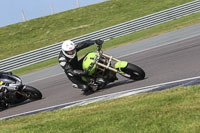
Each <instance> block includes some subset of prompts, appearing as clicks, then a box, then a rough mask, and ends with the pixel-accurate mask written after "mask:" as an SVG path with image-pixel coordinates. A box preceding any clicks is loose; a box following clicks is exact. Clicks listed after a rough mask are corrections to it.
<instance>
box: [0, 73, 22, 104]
mask: <svg viewBox="0 0 200 133" xmlns="http://www.w3.org/2000/svg"><path fill="white" fill-rule="evenodd" d="M12 75H13V74H12V72H0V105H1V106H3V107H5V108H6V107H7V106H8V104H7V103H6V102H5V99H6V92H7V89H9V90H15V89H17V87H20V85H21V79H19V78H18V77H15V76H12ZM4 79H11V80H12V81H13V83H7V82H5V81H4Z"/></svg>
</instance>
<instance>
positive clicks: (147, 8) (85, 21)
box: [0, 0, 193, 59]
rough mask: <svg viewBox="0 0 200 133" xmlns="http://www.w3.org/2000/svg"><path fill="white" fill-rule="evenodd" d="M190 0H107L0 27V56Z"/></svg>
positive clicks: (37, 46) (15, 53)
mask: <svg viewBox="0 0 200 133" xmlns="http://www.w3.org/2000/svg"><path fill="white" fill-rule="evenodd" d="M190 1H193V0H110V1H107V2H103V3H101V4H96V5H91V6H87V7H82V8H79V9H74V10H70V11H66V12H62V13H59V14H55V15H52V16H47V17H42V18H38V19H33V20H30V21H27V22H24V23H18V24H14V25H10V26H6V27H2V28H0V47H1V49H0V59H5V58H8V57H11V56H14V55H17V54H21V53H25V52H28V51H31V50H34V49H37V48H41V47H44V46H47V45H50V44H54V43H57V42H60V41H63V40H66V39H71V38H74V37H77V36H80V35H83V34H86V33H90V32H93V31H96V30H100V29H103V28H106V27H109V26H113V25H116V24H119V23H122V22H125V21H128V20H132V19H135V18H138V17H142V16H145V15H148V14H151V13H155V12H158V11H161V10H164V9H168V8H171V7H174V6H177V5H180V4H184V3H186V2H190Z"/></svg>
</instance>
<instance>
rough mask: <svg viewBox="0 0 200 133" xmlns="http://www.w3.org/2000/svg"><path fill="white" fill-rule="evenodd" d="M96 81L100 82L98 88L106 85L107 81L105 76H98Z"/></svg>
mask: <svg viewBox="0 0 200 133" xmlns="http://www.w3.org/2000/svg"><path fill="white" fill-rule="evenodd" d="M96 83H97V84H98V89H101V88H103V87H104V86H105V85H106V82H105V80H104V79H103V78H96Z"/></svg>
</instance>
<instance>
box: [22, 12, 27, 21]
mask: <svg viewBox="0 0 200 133" xmlns="http://www.w3.org/2000/svg"><path fill="white" fill-rule="evenodd" d="M22 18H23V20H24V22H25V21H26V17H25V15H24V11H23V10H22Z"/></svg>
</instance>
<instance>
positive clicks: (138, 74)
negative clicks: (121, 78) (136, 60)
mask: <svg viewBox="0 0 200 133" xmlns="http://www.w3.org/2000/svg"><path fill="white" fill-rule="evenodd" d="M122 71H123V72H125V73H126V74H128V75H130V79H133V80H136V81H137V80H142V79H144V78H145V72H144V70H143V69H142V68H140V67H139V66H136V65H134V64H131V63H128V65H127V67H126V68H123V70H122Z"/></svg>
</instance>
